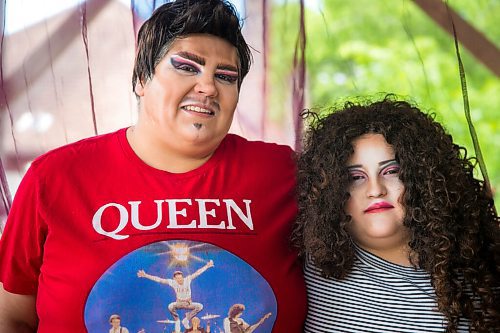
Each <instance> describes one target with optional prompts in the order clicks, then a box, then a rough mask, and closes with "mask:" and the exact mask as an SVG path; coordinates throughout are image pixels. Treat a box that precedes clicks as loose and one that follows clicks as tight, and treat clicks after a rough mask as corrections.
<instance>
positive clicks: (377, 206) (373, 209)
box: [364, 201, 394, 214]
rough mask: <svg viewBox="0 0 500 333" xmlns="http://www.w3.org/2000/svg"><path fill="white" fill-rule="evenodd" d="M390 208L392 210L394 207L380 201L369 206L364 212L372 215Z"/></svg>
mask: <svg viewBox="0 0 500 333" xmlns="http://www.w3.org/2000/svg"><path fill="white" fill-rule="evenodd" d="M392 208H394V206H393V205H391V204H390V203H388V202H385V201H381V202H376V203H374V204H371V205H370V206H369V207H368V208H367V209H365V211H364V212H365V213H367V214H373V213H380V212H383V211H386V210H389V209H392Z"/></svg>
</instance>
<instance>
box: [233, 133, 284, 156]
mask: <svg viewBox="0 0 500 333" xmlns="http://www.w3.org/2000/svg"><path fill="white" fill-rule="evenodd" d="M225 142H226V145H228V146H232V147H234V148H236V149H238V150H243V152H245V153H253V154H257V155H262V154H264V155H267V154H274V155H277V156H280V157H284V156H286V157H291V156H292V155H293V154H294V152H293V150H292V148H290V146H287V145H284V144H279V143H274V142H265V141H260V140H248V139H246V138H243V137H241V136H239V135H236V134H228V135H226V138H225Z"/></svg>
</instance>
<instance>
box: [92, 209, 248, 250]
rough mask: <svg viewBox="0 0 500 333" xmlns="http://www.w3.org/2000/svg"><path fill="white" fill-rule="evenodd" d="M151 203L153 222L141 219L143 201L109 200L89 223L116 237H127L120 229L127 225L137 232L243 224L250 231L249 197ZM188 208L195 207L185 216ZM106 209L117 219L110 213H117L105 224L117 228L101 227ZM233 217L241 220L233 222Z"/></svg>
mask: <svg viewBox="0 0 500 333" xmlns="http://www.w3.org/2000/svg"><path fill="white" fill-rule="evenodd" d="M153 202H154V204H155V206H156V220H155V221H154V222H152V221H144V220H142V219H141V218H140V216H141V214H140V212H141V204H142V201H129V202H128V203H127V204H128V205H121V204H118V203H114V202H111V203H108V204H105V205H103V206H101V207H99V209H98V210H97V211H96V212H95V214H94V216H93V218H92V226H93V228H94V230H95V231H96V232H97V233H98V234H100V235H104V236H107V237H110V238H112V239H116V240H123V239H126V238H128V237H129V236H130V235H129V234H127V233H125V232H123V230H124V229H125V228H126V227H127V226H128V225H129V224H130V225H131V226H132V227H133V228H134V229H135V230H140V231H146V230H154V229H159V228H165V229H221V230H235V229H237V228H238V226H240V225H242V224H243V225H245V226H246V227H247V228H248V229H249V230H253V220H252V213H251V203H252V201H251V200H246V199H243V200H242V202H241V203H240V204H238V203H237V202H236V201H235V200H233V199H223V200H222V204H221V200H219V199H194V203H193V200H191V199H166V200H153ZM165 203H166V205H165ZM221 205H223V206H225V209H223V207H221ZM164 206H166V208H167V210H168V214H164V212H163V209H164ZM188 208H191V209H194V212H196V213H195V216H188ZM218 208H220V209H218ZM106 210H115V211H116V210H117V211H118V221H114V220H111V221H110V219H112V217H110V216H116V214H115V215H113V214H109V215H108V216H107V220H106V226H109V225H113V226H114V225H116V227H111V228H110V229H113V230H104V228H103V214H104V212H105V211H106ZM191 212H193V210H191ZM221 215H222V216H221ZM164 216H168V219H167V220H164ZM235 217H237V218H239V221H240V222H243V223H235V221H234V219H235ZM116 222H117V223H116Z"/></svg>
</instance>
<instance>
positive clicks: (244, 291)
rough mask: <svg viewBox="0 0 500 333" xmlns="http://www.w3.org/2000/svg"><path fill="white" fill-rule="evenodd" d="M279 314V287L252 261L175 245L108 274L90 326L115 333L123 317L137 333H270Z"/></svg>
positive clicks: (89, 315) (149, 251) (95, 293)
mask: <svg viewBox="0 0 500 333" xmlns="http://www.w3.org/2000/svg"><path fill="white" fill-rule="evenodd" d="M276 312H277V304H276V298H275V296H274V293H273V291H272V289H271V287H270V286H269V284H268V283H267V281H266V280H265V279H264V278H263V277H262V276H261V275H260V274H259V273H258V272H257V271H256V270H255V269H254V268H253V267H251V266H250V265H248V264H247V263H246V262H245V261H243V260H242V259H240V258H238V257H237V256H235V255H233V254H232V253H230V252H228V251H225V250H224V249H221V248H219V247H217V246H215V245H212V244H208V243H201V242H195V241H190V240H169V241H163V242H157V243H153V244H149V245H147V246H144V247H142V248H140V249H138V250H135V251H133V252H131V253H129V254H128V255H126V256H124V257H122V258H121V259H120V260H119V261H117V262H116V263H115V264H114V265H112V266H111V267H110V268H109V269H108V270H107V271H106V272H105V273H104V274H103V275H102V276H101V278H100V279H99V280H98V281H97V282H96V284H95V285H94V287H93V288H92V291H91V292H90V294H89V297H88V299H87V303H86V306H85V325H86V328H87V331H88V332H89V333H100V332H106V331H110V328H109V327H110V321H109V318H110V315H112V314H119V316H120V320H121V324H122V325H123V326H122V327H124V326H126V327H127V329H128V331H129V332H131V333H132V332H141V333H155V332H158V333H165V332H169V333H170V332H175V333H179V332H192V331H194V329H196V332H198V331H199V332H207V333H208V332H212V333H240V332H248V333H251V332H255V333H261V332H262V333H269V332H271V331H272V327H273V324H274V321H275V319H276ZM243 318H245V320H243Z"/></svg>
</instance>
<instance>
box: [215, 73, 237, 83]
mask: <svg viewBox="0 0 500 333" xmlns="http://www.w3.org/2000/svg"><path fill="white" fill-rule="evenodd" d="M215 77H216V78H217V79H219V80H221V81H223V82H225V83H229V84H233V83H235V82H236V81H238V75H230V74H224V73H217V74H215Z"/></svg>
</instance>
